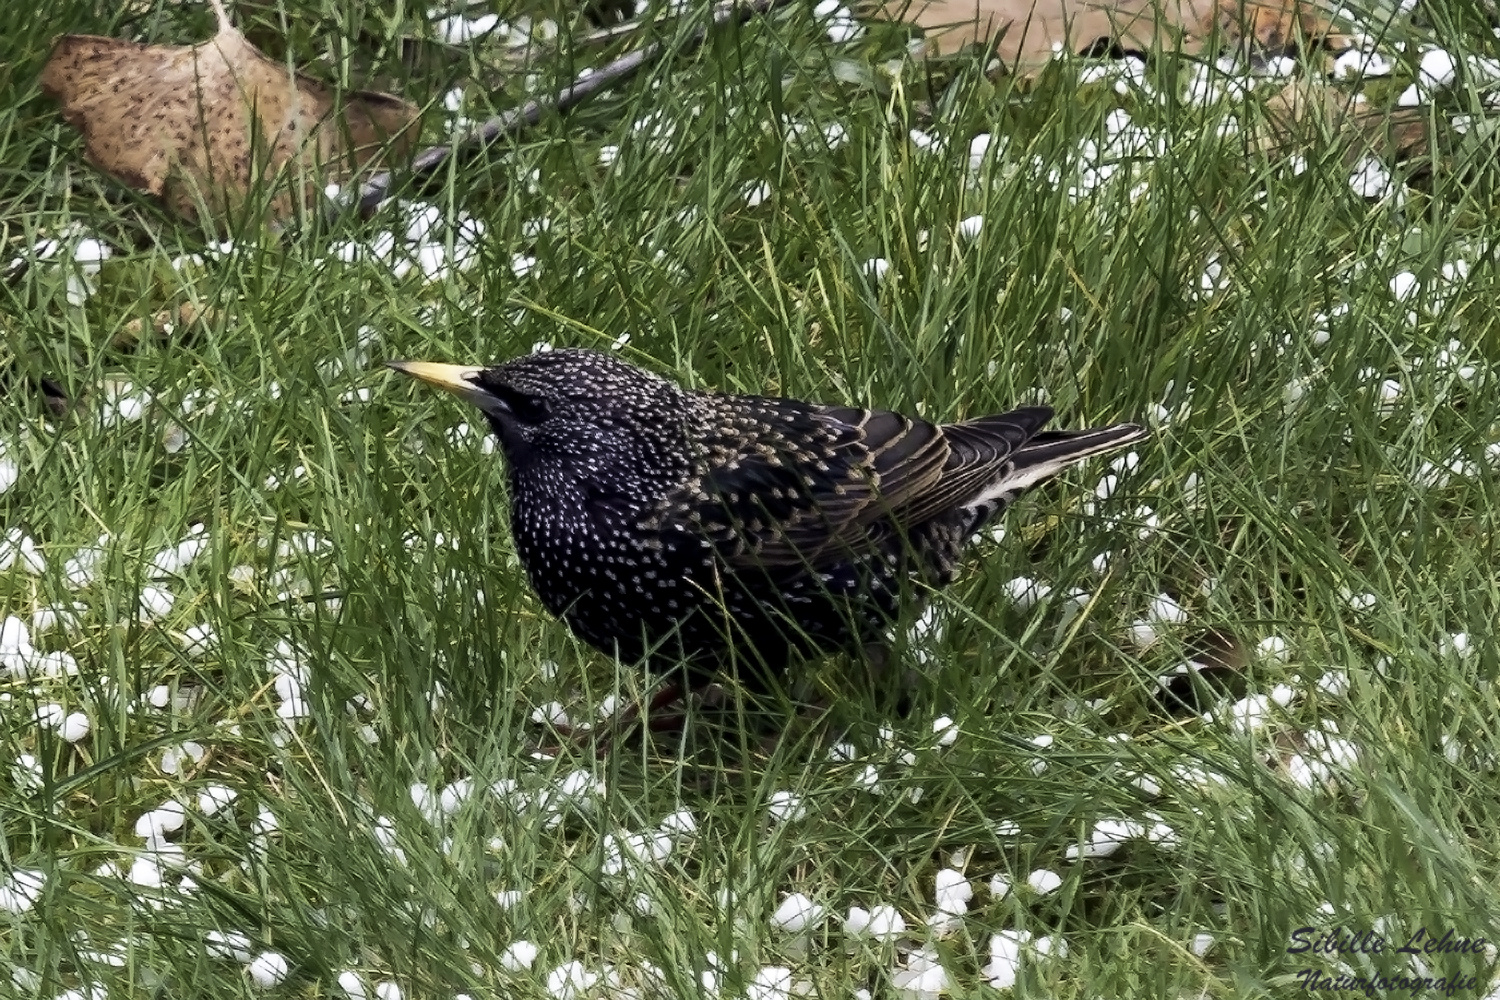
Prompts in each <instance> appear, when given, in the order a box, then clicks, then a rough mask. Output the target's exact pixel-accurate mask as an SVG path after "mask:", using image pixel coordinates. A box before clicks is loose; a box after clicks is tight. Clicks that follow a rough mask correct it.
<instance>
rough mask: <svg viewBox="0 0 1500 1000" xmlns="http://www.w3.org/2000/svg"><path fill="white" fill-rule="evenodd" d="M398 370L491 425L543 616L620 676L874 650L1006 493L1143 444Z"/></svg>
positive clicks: (604, 381) (602, 382)
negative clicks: (470, 406) (642, 666)
mask: <svg viewBox="0 0 1500 1000" xmlns="http://www.w3.org/2000/svg"><path fill="white" fill-rule="evenodd" d="M397 367H401V368H403V369H404V370H408V371H410V372H411V373H412V374H414V375H417V376H418V377H421V378H425V379H427V380H428V381H433V382H435V383H437V384H440V385H443V387H444V388H448V389H449V390H450V391H454V392H457V393H459V394H460V395H462V396H464V397H465V398H467V399H469V400H470V401H471V402H474V403H475V404H476V405H478V406H479V407H480V408H481V409H482V410H484V412H485V415H486V417H487V418H488V420H489V422H490V426H491V428H492V429H493V430H494V432H495V434H496V436H497V437H498V438H499V440H500V444H501V448H502V450H503V451H504V453H505V457H506V460H507V465H508V469H509V480H510V492H511V527H512V531H513V533H514V536H515V545H516V550H517V552H518V554H519V555H520V558H521V563H522V565H523V566H524V567H525V568H526V572H527V575H528V576H529V577H530V580H531V584H532V586H533V587H534V588H535V590H536V592H537V594H538V595H539V596H540V597H541V599H542V602H543V603H544V604H545V605H546V606H547V608H548V610H550V611H551V612H552V613H553V614H556V615H558V616H560V617H562V618H563V619H564V620H565V621H567V623H568V624H569V625H570V626H571V627H572V628H573V630H574V631H575V632H576V633H577V634H578V635H579V636H581V637H582V638H583V639H585V640H586V641H587V642H589V643H590V644H591V645H593V646H595V647H597V648H599V649H601V650H604V651H605V652H608V653H611V654H614V655H618V656H619V657H620V658H621V659H623V660H626V661H631V662H634V661H640V660H647V659H655V660H659V661H661V662H665V663H676V662H679V661H681V662H686V664H687V665H688V668H689V671H690V673H691V674H692V675H694V676H693V679H694V680H695V681H696V680H702V679H704V678H706V677H708V676H711V675H712V674H713V673H714V672H715V671H716V670H719V669H722V668H724V667H726V666H728V665H729V664H730V663H731V662H738V663H739V664H740V666H741V669H742V670H743V668H744V667H745V666H749V667H750V668H751V669H752V671H753V670H755V669H757V668H758V667H760V666H762V665H763V666H764V668H766V669H770V670H776V669H779V668H780V667H781V666H782V664H783V663H784V662H785V661H786V659H787V658H788V656H789V654H790V653H792V652H793V651H797V652H801V653H804V654H807V653H818V652H825V651H833V650H837V649H850V648H857V647H859V646H860V645H862V644H864V643H866V642H868V641H871V640H873V639H875V638H877V637H878V636H880V635H881V633H882V632H883V631H884V630H885V628H886V626H887V625H888V624H889V623H890V621H891V619H892V618H893V617H894V615H895V613H896V610H897V605H898V603H899V602H900V601H901V600H902V598H903V596H906V595H911V596H912V597H917V596H918V595H916V594H913V589H914V587H913V585H914V584H915V585H916V589H920V588H921V587H924V586H925V587H942V586H946V585H947V584H949V583H951V582H952V580H953V578H954V575H955V573H956V571H957V567H958V562H959V558H960V556H961V555H962V552H963V549H964V547H965V546H966V545H967V544H968V542H969V540H970V539H971V538H972V537H973V535H974V533H975V532H976V531H978V530H979V529H981V528H982V527H984V526H985V524H986V523H987V522H988V521H989V520H990V519H991V518H992V517H993V515H994V514H995V513H996V511H998V510H1000V509H1001V508H1003V507H1004V506H1005V505H1006V504H1007V503H1008V502H1009V501H1010V500H1011V499H1013V498H1014V496H1015V495H1016V494H1018V493H1019V492H1021V491H1022V490H1024V489H1026V488H1028V487H1029V486H1031V485H1034V484H1035V483H1036V482H1039V481H1041V480H1043V479H1045V478H1047V477H1049V476H1050V475H1052V474H1053V473H1055V472H1057V471H1059V470H1060V469H1062V468H1064V467H1066V466H1067V465H1070V464H1072V463H1074V462H1076V461H1080V460H1082V459H1084V458H1087V457H1089V456H1091V455H1096V454H1099V453H1101V452H1105V451H1110V450H1113V449H1115V448H1118V447H1121V446H1123V445H1126V444H1128V443H1130V442H1132V441H1135V440H1138V439H1139V438H1141V437H1143V436H1144V432H1143V431H1142V430H1141V429H1140V428H1139V427H1136V426H1134V425H1130V424H1121V425H1117V426H1115V427H1109V428H1103V429H1099V430H1090V431H1077V432H1069V431H1060V432H1059V431H1043V430H1042V429H1041V428H1042V426H1043V425H1044V424H1045V423H1046V421H1047V420H1048V419H1049V418H1050V416H1051V411H1050V410H1049V409H1047V408H1045V407H1026V408H1022V409H1018V410H1014V411H1012V412H1010V413H1006V414H1000V415H997V416H990V417H981V418H979V419H977V420H971V421H966V422H964V423H960V424H948V425H941V426H939V425H936V424H932V423H928V422H925V421H922V420H918V419H913V418H910V417H905V416H902V415H900V414H896V413H890V412H886V411H879V410H860V409H854V408H849V407H843V406H822V405H818V404H814V403H805V402H801V401H798V400H792V399H773V398H766V397H759V396H733V395H721V394H716V393H700V392H691V391H688V390H686V389H682V388H680V387H678V386H676V385H674V384H673V383H671V382H668V381H666V380H665V379H662V378H659V377H657V376H655V375H652V374H650V373H648V372H646V371H643V370H642V369H640V368H637V367H635V366H633V365H630V364H627V363H626V362H624V361H622V360H620V359H619V358H618V357H615V356H614V355H610V354H601V353H597V352H593V351H585V350H559V351H550V352H545V353H541V354H534V355H532V356H530V357H526V358H520V359H517V360H514V361H509V362H506V363H504V364H501V365H498V366H495V367H492V368H472V369H457V368H451V367H449V366H422V365H401V364H398V365H397ZM418 368H432V369H433V370H434V371H436V370H437V369H438V368H441V369H442V376H441V378H439V377H435V376H433V375H430V374H422V373H421V372H419V371H417V370H416V369H418Z"/></svg>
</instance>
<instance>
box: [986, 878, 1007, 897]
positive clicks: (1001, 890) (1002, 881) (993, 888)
mask: <svg viewBox="0 0 1500 1000" xmlns="http://www.w3.org/2000/svg"><path fill="white" fill-rule="evenodd" d="M1010 890H1011V882H1010V879H1008V878H1006V877H1005V876H1004V875H1000V874H995V875H991V876H990V895H991V896H994V897H995V898H996V899H1004V898H1005V897H1006V896H1009V895H1010Z"/></svg>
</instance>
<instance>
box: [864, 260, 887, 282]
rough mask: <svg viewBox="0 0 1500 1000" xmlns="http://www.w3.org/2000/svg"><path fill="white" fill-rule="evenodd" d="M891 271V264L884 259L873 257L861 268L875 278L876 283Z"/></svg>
mask: <svg viewBox="0 0 1500 1000" xmlns="http://www.w3.org/2000/svg"><path fill="white" fill-rule="evenodd" d="M890 269H891V262H890V261H888V260H886V259H885V258H884V257H871V258H870V259H869V260H867V261H865V262H864V264H863V266H862V268H861V270H863V271H864V272H865V273H866V274H868V275H869V276H870V277H872V278H874V279H875V280H876V281H879V280H881V279H882V278H884V277H885V274H886V272H887V271H889V270H890Z"/></svg>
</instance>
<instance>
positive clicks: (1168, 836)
mask: <svg viewBox="0 0 1500 1000" xmlns="http://www.w3.org/2000/svg"><path fill="white" fill-rule="evenodd" d="M1146 840H1147V841H1149V842H1150V843H1153V844H1156V845H1158V846H1159V847H1167V848H1172V847H1176V846H1177V844H1178V838H1177V831H1176V830H1174V829H1172V828H1171V827H1170V826H1168V825H1167V824H1166V823H1163V822H1162V821H1161V820H1159V819H1158V820H1153V821H1152V823H1151V825H1150V826H1149V827H1147V829H1146Z"/></svg>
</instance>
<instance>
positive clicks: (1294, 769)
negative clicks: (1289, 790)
mask: <svg viewBox="0 0 1500 1000" xmlns="http://www.w3.org/2000/svg"><path fill="white" fill-rule="evenodd" d="M1286 774H1287V778H1288V779H1289V780H1290V781H1291V782H1292V783H1293V784H1295V785H1298V786H1300V787H1302V788H1307V789H1316V788H1321V787H1323V786H1325V785H1327V784H1328V783H1329V782H1330V781H1332V780H1333V770H1332V769H1331V768H1330V767H1329V766H1328V765H1327V764H1325V763H1323V762H1322V761H1320V760H1317V759H1315V758H1311V757H1307V756H1304V755H1303V754H1300V753H1296V754H1292V755H1291V756H1290V757H1288V758H1287V762H1286Z"/></svg>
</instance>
